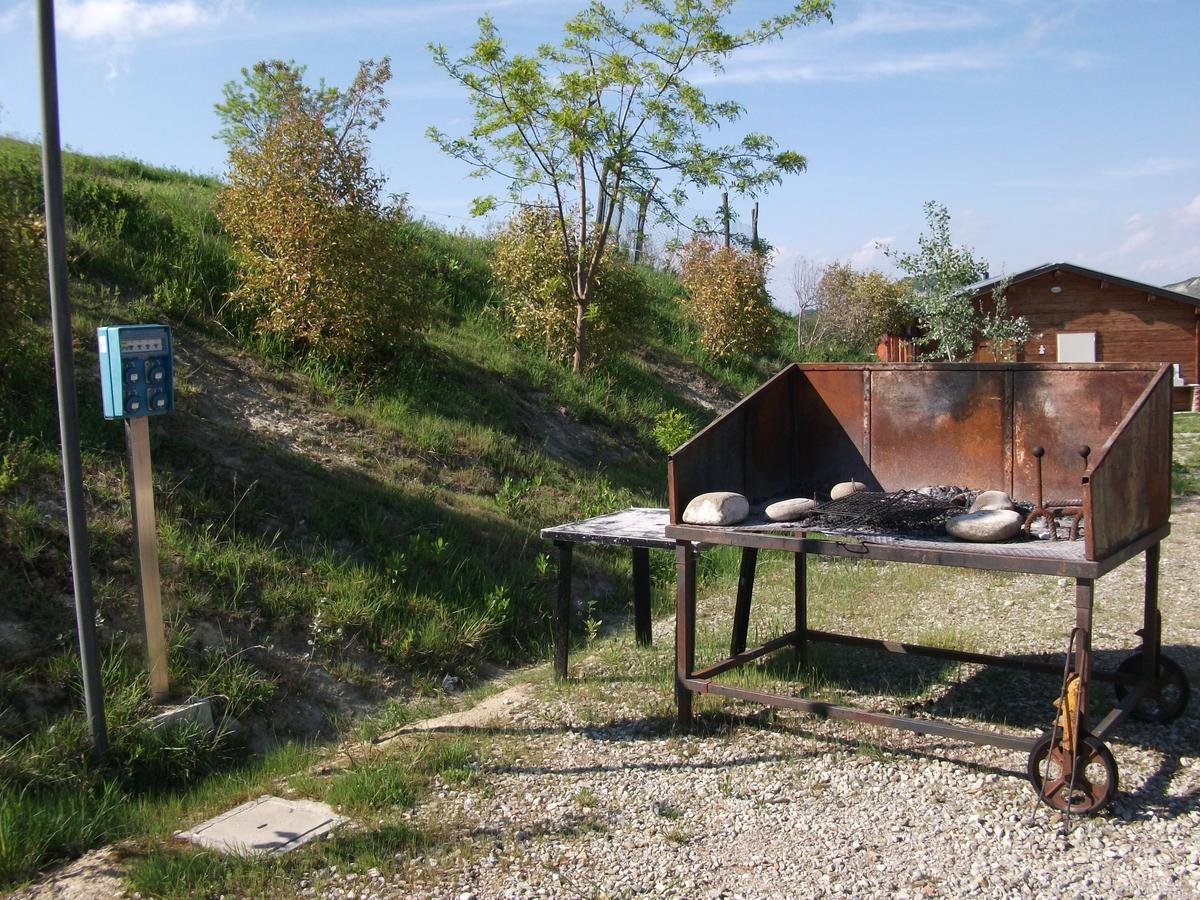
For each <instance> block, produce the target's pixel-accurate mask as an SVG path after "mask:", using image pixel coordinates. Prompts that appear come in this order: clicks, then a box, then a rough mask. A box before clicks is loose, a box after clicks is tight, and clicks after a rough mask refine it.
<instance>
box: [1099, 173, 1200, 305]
mask: <svg viewBox="0 0 1200 900" xmlns="http://www.w3.org/2000/svg"><path fill="white" fill-rule="evenodd" d="M1121 231H1122V232H1124V233H1123V234H1122V235H1121V236H1119V237H1118V236H1116V235H1114V236H1113V238H1112V239H1111V240H1112V242H1111V243H1110V244H1109V246H1108V248H1107V249H1102V250H1099V251H1097V252H1095V253H1083V254H1079V258H1080V259H1081V260H1082V261H1083V262H1084V263H1085V264H1088V265H1094V266H1095V267H1096V268H1099V269H1105V270H1108V271H1111V272H1114V273H1117V274H1120V273H1121V272H1136V273H1137V277H1139V278H1141V279H1142V280H1145V281H1148V282H1150V283H1151V284H1169V283H1171V282H1175V281H1180V280H1181V279H1184V278H1191V277H1193V276H1195V275H1200V195H1197V196H1195V197H1193V198H1192V199H1191V200H1189V201H1188V202H1186V203H1184V204H1183V205H1181V206H1176V207H1171V208H1167V209H1159V210H1147V211H1142V212H1135V213H1133V214H1132V215H1130V216H1129V217H1128V218H1126V219H1125V221H1124V223H1122V226H1121Z"/></svg>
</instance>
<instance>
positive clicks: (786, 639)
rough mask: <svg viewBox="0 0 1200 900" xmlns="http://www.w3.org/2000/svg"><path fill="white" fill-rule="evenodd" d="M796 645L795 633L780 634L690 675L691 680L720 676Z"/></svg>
mask: <svg viewBox="0 0 1200 900" xmlns="http://www.w3.org/2000/svg"><path fill="white" fill-rule="evenodd" d="M795 645H796V632H794V631H789V632H788V633H787V634H781V635H780V636H779V637H777V638H771V640H769V641H767V642H766V643H765V644H762V645H761V646H758V647H755V648H753V649H751V650H743V651H742V652H741V653H735V654H734V655H733V656H729V657H727V658H725V659H722V660H719V661H718V662H715V663H713V664H712V665H711V666H706V667H705V668H703V669H698V670H697V671H695V672H693V673H692V677H693V678H712V677H713V676H714V675H720V674H721V673H722V672H727V671H729V670H730V669H736V668H737V667H738V666H743V665H745V664H746V663H748V662H753V661H754V660H756V659H758V658H759V657H760V656H766V655H767V654H768V653H773V652H775V651H776V650H779V649H781V648H783V647H794V646H795Z"/></svg>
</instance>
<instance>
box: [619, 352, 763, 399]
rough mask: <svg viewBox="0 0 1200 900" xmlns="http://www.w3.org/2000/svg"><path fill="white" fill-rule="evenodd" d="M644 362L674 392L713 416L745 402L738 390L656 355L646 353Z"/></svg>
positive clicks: (643, 357)
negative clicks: (740, 402)
mask: <svg viewBox="0 0 1200 900" xmlns="http://www.w3.org/2000/svg"><path fill="white" fill-rule="evenodd" d="M642 360H643V361H644V362H645V363H646V365H647V366H649V367H650V369H651V371H653V372H654V374H655V375H657V376H658V377H659V378H660V379H662V381H663V382H664V383H665V384H666V385H667V386H669V387H670V388H671V390H673V391H674V392H675V393H677V394H679V395H680V396H681V397H683V398H684V399H685V400H688V401H690V402H692V403H695V404H696V405H697V406H702V407H704V408H705V409H707V410H711V411H712V412H714V413H723V412H725V411H726V410H728V409H729V408H730V407H732V406H733V405H734V404H735V403H737V402H738V401H739V400H741V399H742V395H741V394H740V393H739V392H738V390H737V389H736V388H734V387H733V386H731V385H728V384H723V383H721V382H719V381H717V380H716V379H715V378H712V377H711V376H709V375H707V374H706V373H704V372H702V371H700V370H699V369H693V368H689V367H687V366H683V365H680V364H679V363H676V362H670V361H668V360H666V359H664V358H663V357H662V356H659V355H658V354H656V353H649V352H647V353H644V354H642Z"/></svg>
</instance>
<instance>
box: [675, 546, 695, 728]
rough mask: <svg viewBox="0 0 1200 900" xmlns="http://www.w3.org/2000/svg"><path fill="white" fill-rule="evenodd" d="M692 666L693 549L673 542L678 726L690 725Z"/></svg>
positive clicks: (693, 623)
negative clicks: (689, 685)
mask: <svg viewBox="0 0 1200 900" xmlns="http://www.w3.org/2000/svg"><path fill="white" fill-rule="evenodd" d="M695 666H696V548H695V547H693V546H692V544H691V543H689V542H688V541H680V542H679V543H678V544H676V545H675V703H676V706H677V708H678V712H677V719H678V724H679V727H680V728H681V729H683V730H687V729H689V728H691V726H692V692H691V690H690V689H689V687H688V679H689V678H691V676H692V669H694V668H695Z"/></svg>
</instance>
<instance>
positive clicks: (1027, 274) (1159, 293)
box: [966, 262, 1200, 311]
mask: <svg viewBox="0 0 1200 900" xmlns="http://www.w3.org/2000/svg"><path fill="white" fill-rule="evenodd" d="M1056 271H1061V272H1071V273H1073V274H1075V275H1082V276H1084V277H1085V278H1095V279H1096V280H1098V281H1108V282H1110V283H1112V284H1116V285H1120V286H1121V287H1126V288H1132V289H1133V290H1135V291H1144V292H1145V293H1147V294H1152V295H1153V296H1155V297H1161V298H1162V299H1163V300H1174V301H1175V302H1177V303H1186V304H1187V305H1188V306H1191V307H1194V308H1195V309H1196V310H1198V311H1200V298H1197V297H1192V296H1189V295H1188V294H1181V293H1180V292H1179V291H1172V290H1168V289H1167V288H1163V287H1158V286H1157V285H1153V284H1146V283H1145V282H1142V281H1134V280H1133V279H1130V278H1122V277H1121V276H1120V275H1110V274H1109V273H1107V272H1099V271H1097V270H1095V269H1088V268H1085V267H1084V266H1077V265H1075V264H1074V263H1068V262H1049V263H1042V265H1040V266H1034V267H1033V268H1032V269H1026V270H1025V271H1023V272H1015V273H1013V274H1011V275H1001V276H998V277H995V278H985V279H984V280H983V281H977V282H976V283H975V284H972V285H970V286H969V287H967V288H966V290H967V291H969V292H970V293H971V295H972V296H977V295H979V294H982V293H983V292H984V291H990V290H992V289H993V288H994V287H995V286H996V285H998V284H1000V283H1001V282H1002V281H1005V280H1007V281H1008V282H1009V284H1020V283H1021V282H1022V281H1028V280H1029V279H1031V278H1037V277H1038V276H1040V275H1045V274H1047V273H1048V272H1056Z"/></svg>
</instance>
